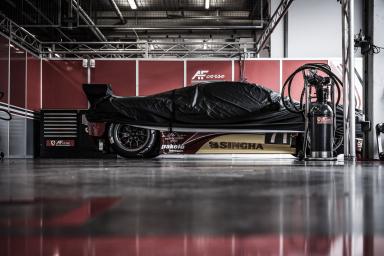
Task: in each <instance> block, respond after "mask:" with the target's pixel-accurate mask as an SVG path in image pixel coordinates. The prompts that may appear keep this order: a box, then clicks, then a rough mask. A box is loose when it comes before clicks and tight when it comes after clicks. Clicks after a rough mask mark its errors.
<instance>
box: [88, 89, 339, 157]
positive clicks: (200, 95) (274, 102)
mask: <svg viewBox="0 0 384 256" xmlns="http://www.w3.org/2000/svg"><path fill="white" fill-rule="evenodd" d="M83 89H84V92H85V93H86V95H87V97H88V100H89V102H90V108H89V110H88V111H87V115H86V117H87V119H88V121H89V122H90V123H105V124H107V130H108V131H107V132H106V133H107V136H108V139H109V141H110V143H111V146H112V147H113V149H114V150H115V151H116V152H117V153H118V154H120V155H122V156H125V157H137V156H144V157H150V156H154V155H158V154H159V153H160V150H162V151H161V152H163V153H164V152H165V153H166V152H168V151H169V149H171V150H175V151H176V152H181V153H185V152H186V151H185V150H181V149H184V146H185V143H186V141H187V142H189V141H190V139H188V138H190V136H189V137H188V138H186V137H185V136H184V137H183V136H182V137H183V138H182V139H181V140H180V141H176V140H174V137H180V136H181V134H178V135H177V134H176V135H175V133H180V132H184V133H185V132H188V133H192V134H193V133H199V134H200V136H197V137H200V138H202V137H203V138H205V141H204V142H205V143H209V141H208V140H209V139H212V138H214V137H217V136H219V135H224V134H264V135H265V136H264V137H263V140H265V138H268V137H269V138H275V137H276V136H275V137H273V136H272V137H271V136H270V135H271V134H276V133H278V134H285V135H283V137H284V136H285V137H284V138H286V136H287V135H288V136H289V138H290V139H289V140H287V139H285V140H284V142H285V143H286V144H289V145H288V146H290V147H294V148H296V147H298V145H297V143H298V142H297V141H296V140H293V139H292V138H296V136H297V134H300V133H303V132H304V118H303V115H302V114H296V113H292V112H289V111H287V109H286V108H285V107H283V105H282V104H281V97H280V94H279V93H277V92H274V91H271V90H269V89H267V88H264V87H263V86H260V85H256V84H250V83H244V82H211V83H201V84H196V85H194V86H188V87H185V88H180V89H175V90H171V91H167V92H163V93H159V94H155V95H151V96H146V97H118V96H114V95H113V92H112V88H111V86H110V85H107V84H84V85H83ZM342 111H343V110H342V108H341V107H340V106H339V107H338V108H337V112H338V114H337V125H336V126H337V129H336V130H337V131H336V135H337V134H339V135H341V136H342V133H343V131H342V127H343V126H342V121H343V120H342ZM91 130H92V129H91ZM160 131H163V133H162V134H160ZM164 134H167V135H164ZM94 135H96V134H94ZM98 135H101V134H98ZM169 136H171V137H172V140H171V139H170V138H169ZM193 136H194V137H196V134H195V135H193ZM193 136H192V137H193ZM160 137H161V138H160ZM240 137H241V136H240ZM278 137H279V136H278ZM207 138H209V139H207ZM160 139H161V143H160ZM237 139H239V138H237ZM249 140H252V139H251V138H250V139H249ZM257 140H258V139H255V141H257ZM274 140H275V139H274ZM165 141H171V142H172V143H173V144H172V145H170V144H167V145H168V146H167V145H164V143H165ZM194 141H196V140H194ZM240 141H242V142H241V143H245V141H247V138H246V137H242V138H240ZM211 142H212V141H211ZM175 143H176V144H175ZM180 143H182V144H180ZM220 143H221V142H219V143H216V144H215V143H213V142H212V143H210V144H209V145H213V147H216V146H217V148H220V147H224V146H223V145H225V147H227V148H228V145H230V147H233V144H232V143H233V142H231V141H229V142H228V141H226V142H223V143H224V144H223V143H221V144H220ZM228 143H230V144H228ZM264 143H266V144H267V142H266V141H264ZM200 144H204V143H200ZM169 145H170V146H169ZM175 145H181V146H175ZM183 145H184V146H183ZM236 145H237V144H236ZM260 145H262V143H260ZM280 145H281V144H280ZM241 147H246V149H251V151H250V152H252V149H253V147H255V150H256V147H260V146H259V145H257V143H256V146H253V144H252V145H246V144H238V148H239V149H241ZM249 147H251V148H249ZM177 150H179V151H177ZM248 151H249V150H248ZM248 151H247V152H248ZM268 152H269V151H268ZM277 152H279V153H281V152H280V151H277ZM283 152H284V151H283ZM289 152H290V151H289ZM248 153H249V152H248Z"/></svg>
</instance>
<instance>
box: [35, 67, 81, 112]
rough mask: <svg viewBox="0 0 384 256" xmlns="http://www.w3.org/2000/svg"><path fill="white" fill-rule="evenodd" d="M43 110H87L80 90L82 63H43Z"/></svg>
mask: <svg viewBox="0 0 384 256" xmlns="http://www.w3.org/2000/svg"><path fill="white" fill-rule="evenodd" d="M42 79H43V108H52V109H82V108H87V106H88V103H87V99H86V97H85V95H84V93H83V90H82V84H83V83H85V82H86V69H85V68H83V67H82V61H78V60H76V61H67V60H65V61H62V60H61V61H60V60H57V61H56V60H55V61H43V77H42Z"/></svg>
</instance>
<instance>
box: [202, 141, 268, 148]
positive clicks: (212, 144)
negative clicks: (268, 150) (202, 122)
mask: <svg viewBox="0 0 384 256" xmlns="http://www.w3.org/2000/svg"><path fill="white" fill-rule="evenodd" d="M209 147H210V148H213V149H260V150H264V147H263V144H260V143H247V142H225V141H220V142H217V141H210V142H209Z"/></svg>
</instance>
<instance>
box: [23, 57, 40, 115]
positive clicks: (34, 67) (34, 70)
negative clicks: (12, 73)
mask: <svg viewBox="0 0 384 256" xmlns="http://www.w3.org/2000/svg"><path fill="white" fill-rule="evenodd" d="M40 81H41V78H40V59H38V58H36V57H34V56H32V55H30V54H28V55H27V107H26V108H27V109H31V110H35V111H38V110H40V100H41V99H40V96H41V92H40V89H41V88H40V85H41V84H40Z"/></svg>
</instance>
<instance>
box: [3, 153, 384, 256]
mask: <svg viewBox="0 0 384 256" xmlns="http://www.w3.org/2000/svg"><path fill="white" fill-rule="evenodd" d="M383 235H384V165H383V164H380V163H379V162H363V163H357V164H356V165H351V164H347V163H345V164H343V163H335V164H330V163H313V162H312V163H300V162H295V161H292V160H280V161H279V160H268V161H252V160H249V159H237V160H225V159H214V160H208V159H200V160H196V159H195V160H193V159H190V160H183V159H153V160H123V159H120V160H53V159H51V160H7V161H4V162H2V163H0V255H2V256H8V255H51V256H62V255H137V256H139V255H142V256H148V255H175V256H176V255H177V256H179V255H189V256H194V255H220V256H225V255H374V254H375V255H383V254H384V237H383Z"/></svg>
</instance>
